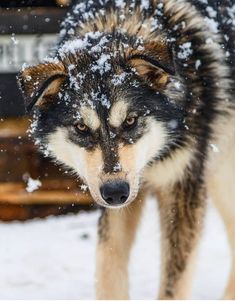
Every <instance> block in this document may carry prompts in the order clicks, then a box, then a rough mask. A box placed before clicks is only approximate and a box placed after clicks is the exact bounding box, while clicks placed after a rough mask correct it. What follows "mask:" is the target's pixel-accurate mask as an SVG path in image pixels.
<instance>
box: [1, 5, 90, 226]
mask: <svg viewBox="0 0 235 301" xmlns="http://www.w3.org/2000/svg"><path fill="white" fill-rule="evenodd" d="M71 6H72V1H71V0H57V1H56V0H28V1H27V0H22V1H20V0H15V1H0V220H3V221H11V220H26V219H30V218H34V217H45V216H47V215H49V214H54V215H58V214H65V213H68V212H77V211H79V210H80V209H84V208H85V209H89V208H91V207H92V206H90V205H91V198H90V196H89V194H88V193H87V192H86V191H85V186H83V185H82V183H79V182H77V180H76V179H72V178H71V177H70V176H66V174H65V173H64V172H63V171H62V170H61V169H60V168H59V167H57V166H55V165H54V164H52V163H51V162H50V160H49V159H45V158H43V157H42V156H41V155H40V154H39V153H38V152H37V149H36V148H35V147H34V145H33V143H32V141H31V140H30V139H29V138H28V135H27V133H26V132H27V128H28V126H29V123H30V117H29V116H27V115H26V114H25V109H24V103H23V99H22V96H21V93H20V91H19V88H18V86H17V82H16V75H17V73H18V71H19V70H20V69H21V67H22V65H23V64H24V63H26V64H36V63H38V62H39V61H41V60H42V59H43V58H45V57H46V56H47V55H48V53H49V50H50V49H51V48H53V46H54V45H55V43H56V40H57V33H58V32H59V28H60V22H61V20H63V18H64V17H65V15H66V13H67V10H68V9H69V8H70V7H71ZM81 188H83V189H81Z"/></svg>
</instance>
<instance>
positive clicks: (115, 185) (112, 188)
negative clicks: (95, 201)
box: [100, 181, 130, 206]
mask: <svg viewBox="0 0 235 301" xmlns="http://www.w3.org/2000/svg"><path fill="white" fill-rule="evenodd" d="M100 193H101V195H102V198H103V199H104V201H105V202H106V203H107V204H109V205H114V206H115V205H121V204H123V203H125V202H126V200H127V199H128V197H129V194H130V186H129V184H128V183H127V182H124V181H115V182H114V181H113V182H107V183H105V184H104V185H103V186H102V187H101V188H100Z"/></svg>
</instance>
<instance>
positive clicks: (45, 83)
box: [18, 62, 67, 112]
mask: <svg viewBox="0 0 235 301" xmlns="http://www.w3.org/2000/svg"><path fill="white" fill-rule="evenodd" d="M66 76H67V75H66V72H65V68H64V66H63V64H62V63H60V62H58V63H42V64H39V65H37V66H32V67H27V68H25V69H23V70H22V71H21V72H20V73H19V75H18V83H19V86H20V89H21V91H22V93H23V96H24V99H25V105H26V110H27V112H29V111H30V110H31V109H32V108H33V106H34V105H37V106H40V105H42V104H44V103H46V102H47V101H48V100H49V99H52V98H51V96H53V95H55V94H57V93H58V92H59V89H60V86H61V84H62V83H63V82H64V80H65V79H66Z"/></svg>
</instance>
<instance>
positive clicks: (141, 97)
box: [19, 33, 183, 208]
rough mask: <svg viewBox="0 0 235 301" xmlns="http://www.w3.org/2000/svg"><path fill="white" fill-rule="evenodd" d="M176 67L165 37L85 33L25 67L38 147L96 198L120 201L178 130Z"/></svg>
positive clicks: (22, 79)
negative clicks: (148, 38) (149, 38)
mask: <svg viewBox="0 0 235 301" xmlns="http://www.w3.org/2000/svg"><path fill="white" fill-rule="evenodd" d="M174 73H175V70H174V67H173V63H172V57H171V53H170V51H169V47H168V45H167V44H166V43H164V42H163V41H162V40H159V41H155V42H145V41H143V40H140V39H137V38H136V39H134V38H129V37H125V36H124V35H122V34H117V33H116V34H115V36H113V34H100V33H88V34H86V35H85V36H84V37H83V38H82V39H75V40H72V41H67V42H65V43H64V45H62V46H61V47H60V49H59V50H58V53H57V55H56V57H55V58H54V59H51V60H48V61H45V62H44V63H41V64H39V65H37V66H32V67H27V68H24V69H23V70H22V72H21V73H20V75H19V83H20V87H21V89H22V92H23V95H24V97H25V99H26V105H27V108H28V110H31V109H32V107H34V109H35V110H34V112H35V114H34V116H35V122H34V123H33V125H32V129H33V132H34V136H35V138H36V142H37V143H38V144H39V145H40V148H41V149H43V150H44V151H45V152H46V153H47V154H49V155H50V156H52V157H54V158H55V159H56V160H57V161H59V162H62V163H63V164H65V165H66V166H67V167H69V168H72V170H73V171H75V172H76V173H77V174H78V175H79V176H80V177H81V178H82V180H83V181H84V182H85V183H86V184H87V185H88V187H89V190H90V192H91V194H92V196H93V198H94V200H95V201H96V202H97V203H99V204H100V205H103V206H107V207H115V208H118V207H121V206H125V205H127V204H129V203H130V202H131V201H133V200H134V199H135V198H136V196H137V194H138V192H139V189H140V187H141V184H142V174H143V171H144V170H145V169H146V168H148V166H149V165H150V164H152V163H153V162H154V161H155V160H159V159H161V156H163V155H164V153H165V152H167V150H168V149H169V148H170V147H171V145H173V144H174V141H175V139H176V137H177V136H178V135H179V131H180V124H181V122H182V111H181V110H180V109H179V106H178V104H179V103H180V98H181V95H182V91H181V88H180V87H182V86H183V85H181V84H180V83H179V82H176V80H178V79H177V77H176V75H175V74H174ZM175 100H177V102H176V101H175Z"/></svg>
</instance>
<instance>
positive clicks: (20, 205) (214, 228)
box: [0, 0, 231, 300]
mask: <svg viewBox="0 0 235 301" xmlns="http://www.w3.org/2000/svg"><path fill="white" fill-rule="evenodd" d="M97 1H98V0H97ZM72 5H73V1H69V0H57V1H56V0H54V1H53V0H29V1H27V0H24V1H20V0H14V1H11V0H0V246H1V248H0V299H56V300H59V299H76V300H77V299H80V300H81V299H93V298H94V296H95V294H94V286H95V285H94V284H95V281H94V279H95V245H96V240H97V237H96V229H97V222H98V218H99V211H98V210H93V209H95V208H97V207H96V206H95V205H94V204H93V203H92V200H91V197H90V195H89V193H88V191H87V190H86V186H85V185H83V184H82V183H80V182H79V181H78V179H75V178H72V177H71V176H68V175H66V173H65V172H64V171H63V170H62V169H61V168H60V167H58V166H55V165H54V164H53V163H52V162H51V161H50V160H49V159H47V158H44V157H42V155H41V154H40V153H38V151H37V149H36V147H35V146H34V144H33V142H32V140H30V138H29V137H28V135H27V129H28V126H29V124H30V116H28V115H27V114H25V110H24V104H23V99H22V97H21V94H20V91H19V89H18V86H17V83H16V75H17V73H18V71H19V70H20V68H21V67H22V65H23V63H27V64H36V63H38V62H39V61H40V60H41V59H43V58H44V57H45V56H47V55H48V53H49V49H51V48H53V46H54V45H55V43H56V39H57V34H58V32H59V28H60V22H61V20H63V18H64V17H65V15H66V13H67V11H68V9H70V7H71V6H72ZM76 212H79V214H78V215H74V214H73V213H76ZM65 214H66V215H65ZM57 215H63V216H60V217H57ZM47 216H50V217H48V218H46V217H47ZM54 216H56V217H54ZM23 221H24V222H23ZM159 239H160V229H159V219H158V215H157V205H156V200H154V199H150V200H148V202H147V205H146V207H145V211H144V215H143V218H142V222H141V225H140V228H139V230H138V234H137V240H136V242H135V244H134V247H133V251H132V255H131V262H130V266H129V271H130V287H131V290H130V294H131V297H132V298H134V299H154V298H155V297H156V295H157V288H158V283H159V279H160V247H159V246H160V242H159ZM215 263H216V264H215ZM230 263H231V260H230V254H229V249H228V245H227V239H226V236H225V232H224V226H223V224H222V222H221V220H220V218H219V216H218V214H217V212H216V211H215V209H214V208H213V207H212V206H211V205H209V211H208V216H207V218H206V227H205V230H204V233H203V239H202V243H201V245H200V250H199V260H198V265H197V272H196V277H195V281H194V286H193V298H194V299H218V298H220V297H221V296H222V291H223V289H224V287H225V284H226V278H227V276H228V273H229V266H230Z"/></svg>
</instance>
